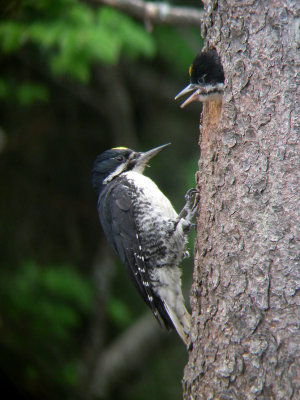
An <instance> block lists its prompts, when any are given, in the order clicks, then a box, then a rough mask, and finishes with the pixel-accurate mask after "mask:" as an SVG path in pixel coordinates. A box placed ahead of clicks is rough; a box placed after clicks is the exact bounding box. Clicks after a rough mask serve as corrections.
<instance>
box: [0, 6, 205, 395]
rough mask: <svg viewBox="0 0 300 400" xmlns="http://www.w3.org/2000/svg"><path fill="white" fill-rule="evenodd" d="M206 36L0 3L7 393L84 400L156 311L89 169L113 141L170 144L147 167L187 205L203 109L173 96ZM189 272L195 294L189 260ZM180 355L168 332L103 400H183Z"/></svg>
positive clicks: (2, 369) (110, 14) (0, 358)
mask: <svg viewBox="0 0 300 400" xmlns="http://www.w3.org/2000/svg"><path fill="white" fill-rule="evenodd" d="M187 4H188V3H187V2H185V4H184V5H185V6H186V5H187ZM190 5H192V6H198V2H190ZM201 45H202V41H201V38H200V32H199V30H198V29H195V28H177V27H167V26H157V27H153V30H152V32H151V33H147V32H146V31H145V29H144V26H143V24H142V23H141V22H139V21H136V20H134V19H132V18H131V17H128V16H125V15H124V14H120V13H117V12H116V11H114V10H110V9H107V8H104V7H99V6H97V7H96V6H95V3H88V2H84V3H83V2H79V1H75V0H63V1H56V0H53V1H45V2H41V3H40V2H36V1H34V0H32V1H12V2H7V3H4V7H3V9H2V14H1V21H0V54H1V58H0V63H1V64H0V65H1V75H0V102H1V108H0V118H1V120H0V184H1V196H0V210H1V225H0V235H1V248H0V255H1V270H0V383H1V387H2V389H3V390H4V389H6V390H8V391H9V393H10V395H15V396H16V397H17V398H24V399H29V398H36V399H39V398H43V399H54V398H55V399H58V398H64V399H68V398H72V399H73V398H76V393H77V390H78V388H79V387H80V386H81V385H82V379H83V378H82V376H83V375H86V371H84V370H85V369H88V368H92V366H91V357H90V356H89V354H90V353H91V352H93V357H94V358H97V357H101V352H102V351H105V349H106V348H107V347H109V346H110V345H111V344H112V343H113V342H114V341H115V340H116V339H117V338H118V336H119V335H121V334H122V333H123V332H124V331H126V329H128V328H129V327H130V326H132V324H133V323H134V322H135V321H136V320H137V319H138V318H140V317H141V316H142V315H143V314H144V313H146V312H147V310H146V306H145V305H144V303H143V302H142V301H141V300H140V299H139V297H138V295H137V293H136V292H135V290H134V288H133V286H131V283H130V282H129V280H128V279H127V277H126V276H125V272H124V271H123V268H122V266H121V265H120V263H119V261H118V259H117V258H116V257H115V255H114V254H113V252H112V251H111V250H110V249H109V248H108V246H107V243H106V241H105V239H104V237H103V234H102V231H101V228H100V226H99V222H98V217H97V212H96V196H95V194H94V193H93V191H92V188H91V184H90V171H91V167H92V164H93V161H94V158H95V156H96V155H97V154H99V153H101V152H102V151H104V150H106V149H107V148H110V147H114V146H127V147H131V148H133V149H135V150H138V151H144V150H148V149H150V148H152V147H155V146H158V145H161V144H164V143H168V142H171V143H172V146H170V147H169V148H167V149H166V150H164V151H163V152H162V153H160V154H159V156H157V158H155V159H153V160H152V162H151V168H149V169H147V170H146V173H147V175H148V176H150V177H151V178H153V179H154V180H155V181H156V182H157V183H158V185H159V186H160V188H161V189H162V190H163V191H164V192H165V193H166V195H167V196H168V197H169V198H170V199H171V201H172V203H173V204H174V206H175V208H176V209H177V210H178V211H179V210H180V207H182V206H183V203H184V194H185V192H186V191H187V189H189V188H190V187H192V186H194V173H195V171H196V170H197V161H198V158H199V153H198V146H197V141H198V123H199V112H200V104H199V103H198V104H192V105H191V106H189V107H187V108H186V109H184V110H181V109H180V107H179V105H180V101H176V102H175V101H174V99H173V98H174V96H175V95H176V93H177V92H179V91H180V90H181V89H182V88H183V87H184V86H185V85H186V84H187V83H188V67H189V65H190V64H191V62H192V60H193V57H194V55H195V54H196V52H197V51H199V50H200V48H201ZM192 247H193V237H191V241H190V245H189V248H190V251H191V253H192ZM184 270H185V274H184V285H185V289H186V290H185V294H186V298H188V290H189V283H190V282H191V277H192V260H191V259H189V260H188V261H186V262H185V265H184ZM95 337H96V338H98V343H97V346H96V352H94V350H91V348H90V347H91V346H94V345H95V343H94V342H93V340H94V339H91V338H95ZM93 349H94V347H93ZM138 356H139V355H138V354H133V355H132V357H138ZM185 362H186V350H185V348H184V345H183V344H182V343H181V341H180V339H179V338H178V337H177V336H176V334H175V333H170V334H169V335H168V336H166V337H165V338H164V340H162V342H161V345H160V346H159V347H157V349H156V350H155V351H154V352H153V354H152V357H151V358H150V359H149V358H147V359H145V360H144V364H143V368H141V369H139V370H138V371H134V372H133V373H131V374H130V376H129V377H127V378H126V380H125V381H124V380H123V381H120V382H119V383H118V385H117V386H116V387H110V388H109V389H108V391H107V393H106V395H105V398H113V399H162V398H163V399H175V398H180V397H181V384H180V379H181V377H182V373H183V368H184V364H185Z"/></svg>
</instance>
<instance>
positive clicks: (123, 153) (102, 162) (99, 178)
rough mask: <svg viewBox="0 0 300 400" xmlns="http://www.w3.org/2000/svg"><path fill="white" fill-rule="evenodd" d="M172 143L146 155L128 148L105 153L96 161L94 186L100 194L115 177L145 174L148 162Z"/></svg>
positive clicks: (152, 150) (93, 178)
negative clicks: (124, 174)
mask: <svg viewBox="0 0 300 400" xmlns="http://www.w3.org/2000/svg"><path fill="white" fill-rule="evenodd" d="M169 145H170V143H168V144H164V145H162V146H159V147H155V148H154V149H151V150H149V151H146V152H144V153H141V152H135V151H133V150H131V149H128V148H127V147H116V148H113V149H110V150H106V151H104V152H103V153H102V154H100V155H98V156H97V157H96V159H95V162H94V166H93V169H92V186H93V188H94V190H95V191H96V192H97V193H99V192H100V191H101V190H102V188H103V187H104V186H105V185H107V184H108V183H109V182H111V181H112V180H113V179H114V178H115V177H117V176H119V175H120V174H122V173H124V172H127V171H135V172H138V173H141V174H142V173H143V172H144V169H145V167H146V165H147V162H148V161H149V160H150V159H151V158H152V157H154V156H155V155H156V154H157V153H159V152H160V151H161V150H163V149H164V148H165V147H167V146H169Z"/></svg>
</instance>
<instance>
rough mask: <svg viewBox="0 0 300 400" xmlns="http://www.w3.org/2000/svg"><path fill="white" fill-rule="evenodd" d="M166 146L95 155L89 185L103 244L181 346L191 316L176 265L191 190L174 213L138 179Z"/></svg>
mask: <svg viewBox="0 0 300 400" xmlns="http://www.w3.org/2000/svg"><path fill="white" fill-rule="evenodd" d="M168 145H169V144H166V145H163V146H159V147H156V148H154V149H152V150H149V151H146V152H145V153H142V152H135V151H133V150H131V149H128V148H124V147H117V148H114V149H110V150H107V151H105V152H104V153H102V154H100V155H99V156H97V158H96V160H95V163H94V167H93V170H92V185H93V188H94V189H95V191H96V193H97V195H98V203H97V208H98V215H99V219H100V223H101V226H102V228H103V231H104V234H105V236H106V238H107V240H108V242H109V243H110V244H111V245H112V247H113V248H114V249H115V251H116V252H117V254H118V256H119V257H120V259H121V261H122V263H123V264H124V266H125V268H126V270H127V272H128V274H129V276H130V278H131V279H132V281H133V283H134V285H135V286H136V288H137V290H138V292H139V293H140V295H141V296H142V298H143V299H144V301H145V302H146V304H147V305H148V306H149V307H150V309H151V310H152V312H153V314H154V315H155V317H156V319H157V320H158V322H159V323H160V324H162V323H163V324H164V325H165V327H166V328H167V329H172V328H175V329H176V331H177V332H178V334H179V336H180V337H181V338H182V340H183V341H184V343H185V344H187V343H188V334H189V331H190V318H191V317H190V314H189V313H188V311H187V310H186V308H185V304H184V298H183V295H182V291H181V270H180V268H179V267H178V265H179V263H180V261H181V258H182V257H183V255H184V253H185V246H186V242H187V233H188V230H189V228H190V226H191V221H192V219H193V216H194V214H195V212H196V209H197V206H192V204H193V202H192V201H191V196H193V195H194V192H192V191H191V190H190V191H189V192H188V195H187V196H186V205H185V206H184V209H183V212H182V213H180V214H179V215H178V214H177V213H176V211H175V210H174V208H173V206H172V204H171V203H170V201H169V200H168V199H167V197H166V196H165V195H164V194H163V193H162V192H161V191H160V190H159V188H158V187H157V185H156V184H155V183H154V182H153V181H152V180H151V179H150V178H148V177H146V176H144V175H143V172H144V169H145V167H146V165H147V162H148V161H149V160H150V159H151V158H152V157H153V156H155V155H156V154H158V153H159V152H160V151H161V150H163V149H164V148H165V147H167V146H168Z"/></svg>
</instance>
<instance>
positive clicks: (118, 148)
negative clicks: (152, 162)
mask: <svg viewBox="0 0 300 400" xmlns="http://www.w3.org/2000/svg"><path fill="white" fill-rule="evenodd" d="M127 149H128V147H113V148H112V150H127Z"/></svg>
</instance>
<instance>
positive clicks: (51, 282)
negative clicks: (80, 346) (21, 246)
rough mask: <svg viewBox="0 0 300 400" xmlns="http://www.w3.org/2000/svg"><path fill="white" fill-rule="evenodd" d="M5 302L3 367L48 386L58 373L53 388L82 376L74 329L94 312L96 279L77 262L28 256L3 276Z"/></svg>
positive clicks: (0, 289) (0, 294) (0, 292)
mask: <svg viewBox="0 0 300 400" xmlns="http://www.w3.org/2000/svg"><path fill="white" fill-rule="evenodd" d="M0 303H1V304H2V306H1V318H2V329H1V336H0V348H1V351H0V353H1V358H0V360H1V361H0V362H1V368H4V367H6V368H7V370H6V373H7V372H9V373H10V374H11V376H14V378H15V379H16V381H17V382H19V383H21V384H22V383H23V384H24V385H25V386H29V387H30V386H32V387H34V386H35V385H38V386H44V387H45V388H47V387H48V385H49V381H50V382H51V381H52V383H51V385H53V376H57V377H59V379H57V381H56V384H55V386H56V387H54V388H51V389H50V388H49V387H48V388H47V390H50V392H54V393H55V390H58V391H59V392H60V391H61V392H64V391H66V392H67V391H68V388H69V387H70V386H71V387H72V386H73V385H74V384H75V383H76V381H77V375H76V374H77V370H76V362H77V360H76V358H74V355H75V354H76V353H77V348H76V341H75V340H74V335H75V334H76V331H78V329H80V327H81V324H82V320H84V319H86V318H87V316H88V315H89V313H90V312H91V308H92V303H93V289H92V285H91V282H89V280H88V279H87V278H86V277H84V276H82V275H80V274H79V273H78V272H76V269H74V268H72V267H68V266H63V265H62V266H40V265H37V264H36V263H35V262H26V263H24V264H23V265H21V266H20V268H19V269H17V271H16V272H11V273H10V274H8V275H5V276H3V275H1V276H0ZM20 335H21V336H20ZM7 357H8V358H9V359H7ZM16 365H18V368H17V369H16V368H15V366H16ZM9 369H11V370H10V371H9ZM54 371H55V372H54ZM54 382H55V381H54ZM35 390H36V389H35Z"/></svg>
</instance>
